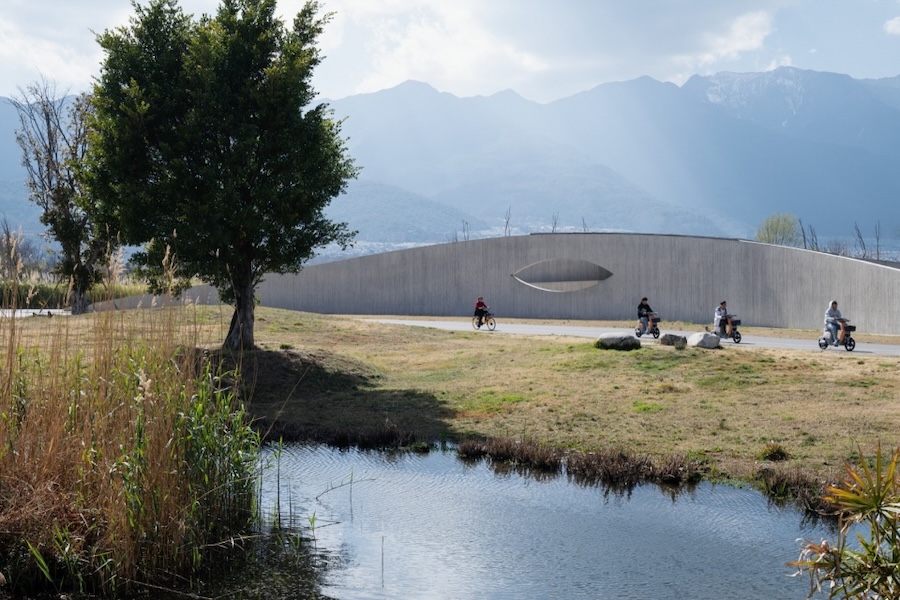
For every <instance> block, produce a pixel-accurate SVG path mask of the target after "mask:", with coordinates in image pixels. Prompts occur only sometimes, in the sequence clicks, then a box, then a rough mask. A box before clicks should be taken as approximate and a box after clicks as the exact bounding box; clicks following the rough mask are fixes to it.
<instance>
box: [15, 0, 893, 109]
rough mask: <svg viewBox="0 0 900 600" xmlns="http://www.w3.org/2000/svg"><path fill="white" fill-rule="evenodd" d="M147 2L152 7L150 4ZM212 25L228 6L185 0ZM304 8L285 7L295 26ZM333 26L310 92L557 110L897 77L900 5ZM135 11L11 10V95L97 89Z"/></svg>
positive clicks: (410, 13) (358, 5)
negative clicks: (743, 86) (621, 92)
mask: <svg viewBox="0 0 900 600" xmlns="http://www.w3.org/2000/svg"><path fill="white" fill-rule="evenodd" d="M146 2H147V0H141V2H140V3H141V4H146ZM180 5H181V7H182V9H183V10H184V11H185V12H186V13H190V14H194V15H196V16H199V15H201V14H203V13H209V14H212V13H214V12H215V10H216V8H217V6H218V0H181V2H180ZM302 5H303V0H279V3H278V12H279V14H280V16H281V17H282V18H283V19H284V20H285V21H286V22H287V23H290V21H291V20H292V18H293V15H295V14H296V13H297V12H298V11H299V10H300V8H301V6H302ZM320 5H321V7H322V10H323V11H327V12H333V13H334V16H333V19H332V21H331V22H330V24H329V25H328V26H327V28H326V30H325V33H324V34H323V36H322V37H321V38H320V40H319V47H320V48H321V49H322V51H323V54H324V55H325V60H324V61H323V63H322V64H321V65H320V66H319V67H318V69H317V71H316V74H315V77H314V79H313V85H314V87H315V89H316V91H317V92H318V93H319V94H320V95H321V96H322V97H324V98H329V99H339V98H344V97H346V96H350V95H354V94H360V93H369V92H374V91H378V90H382V89H387V88H390V87H393V86H395V85H398V84H400V83H402V82H404V81H407V80H416V81H423V82H426V83H428V84H430V85H431V86H432V87H434V88H436V89H437V90H439V91H442V92H449V93H451V94H454V95H456V96H459V97H469V96H479V95H481V96H488V95H491V94H494V93H497V92H500V91H504V90H510V89H511V90H514V91H515V92H517V93H518V94H520V95H521V96H523V97H525V98H528V99H530V100H534V101H536V102H541V103H545V102H551V101H553V100H557V99H559V98H563V97H567V96H571V95H573V94H576V93H578V92H581V91H585V90H589V89H591V88H593V87H595V86H597V85H600V84H602V83H608V82H613V81H627V80H631V79H636V78H638V77H641V76H645V75H646V76H650V77H653V78H654V79H657V80H659V81H670V82H673V83H675V84H677V85H681V84H682V83H684V82H685V81H686V80H687V79H688V78H689V77H690V76H692V75H694V74H699V75H711V74H714V73H718V72H721V71H731V72H759V71H767V70H770V69H773V68H776V67H778V66H782V65H790V66H794V67H798V68H801V69H811V70H815V71H830V72H834V73H843V74H847V75H850V76H851V77H854V78H858V79H863V78H883V77H897V76H900V0H753V1H752V2H748V1H745V0H321V1H320ZM133 14H134V10H133V7H132V5H131V2H130V1H129V0H83V1H80V2H77V1H73V0H3V2H2V7H0V96H4V97H10V96H17V95H19V90H20V89H22V88H25V87H26V86H28V85H29V84H31V83H34V82H36V81H38V80H39V79H40V78H45V79H47V80H48V81H51V82H53V83H54V84H55V85H56V87H57V89H61V90H64V91H68V92H71V93H77V92H80V91H84V90H87V89H88V88H89V87H90V85H91V82H92V81H93V78H94V77H96V76H97V75H98V74H99V71H100V65H101V64H102V61H103V53H102V51H101V50H100V48H99V46H98V45H97V42H96V34H97V33H101V32H103V31H104V30H107V29H112V28H116V27H119V26H122V25H126V24H127V23H128V19H129V17H131V16H132V15H133Z"/></svg>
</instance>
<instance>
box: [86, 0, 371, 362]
mask: <svg viewBox="0 0 900 600" xmlns="http://www.w3.org/2000/svg"><path fill="white" fill-rule="evenodd" d="M275 4H276V2H275V0H222V2H221V4H220V6H219V9H218V12H217V14H216V15H215V16H206V15H204V16H203V17H201V18H200V19H199V20H194V19H193V18H192V17H190V16H187V15H185V14H184V13H183V12H182V10H181V8H180V7H179V6H178V3H177V1H176V0H152V1H151V2H150V4H149V5H148V6H146V7H141V6H138V5H137V4H135V5H134V9H135V11H136V14H135V16H134V17H132V19H131V21H130V23H129V25H128V26H126V27H122V28H119V29H116V30H112V31H106V32H104V33H103V34H101V35H99V36H98V41H99V43H100V45H101V47H102V48H103V50H104V51H105V53H106V58H105V60H104V63H103V66H102V71H101V75H100V77H99V79H98V81H97V83H96V85H95V86H94V90H93V96H92V102H93V107H94V113H93V116H94V118H93V121H92V123H91V125H92V135H93V137H92V139H91V144H90V156H89V165H90V175H91V179H90V181H91V186H92V190H93V191H94V193H95V194H96V195H97V197H98V198H99V199H100V200H101V203H100V204H101V206H100V212H101V214H102V215H103V218H104V219H105V220H106V221H108V222H110V223H111V224H113V225H112V226H113V227H114V228H115V229H116V230H118V231H119V232H120V233H121V236H122V241H123V242H124V243H126V244H130V245H141V244H143V245H144V246H143V249H142V251H140V252H138V253H137V254H136V255H135V257H134V260H135V261H136V262H137V263H138V264H139V265H140V266H141V267H142V268H143V270H144V273H146V274H147V275H149V276H150V278H151V282H152V284H153V286H154V287H155V290H156V291H159V290H160V289H161V288H162V287H163V282H164V281H167V280H171V276H172V275H175V276H178V277H181V278H182V279H183V278H191V277H197V278H199V279H201V280H203V281H206V282H208V283H211V284H212V285H214V286H215V287H216V288H217V289H218V291H219V294H220V297H221V298H222V299H223V300H224V301H227V302H232V303H233V304H234V307H235V312H234V317H233V319H232V324H231V328H230V330H229V332H228V336H227V338H226V342H225V343H226V345H227V346H229V347H232V348H238V347H251V346H252V345H253V308H254V303H255V297H254V296H255V290H256V287H257V285H258V284H259V283H260V282H261V281H262V278H263V276H264V275H265V274H266V273H287V272H296V271H298V270H300V269H301V267H302V265H303V264H304V262H305V261H307V260H308V259H309V258H311V257H312V256H314V251H315V248H317V247H320V246H322V245H325V244H329V243H333V242H336V243H339V244H340V245H342V246H346V245H347V244H348V243H349V242H350V240H351V239H352V235H353V234H352V232H349V231H348V229H347V226H346V224H345V223H334V222H331V221H330V220H328V219H327V218H326V217H325V215H324V212H323V211H324V209H325V208H326V207H327V205H328V204H329V203H330V202H331V200H332V199H333V198H334V197H336V196H338V195H339V194H340V193H341V192H343V190H344V189H345V186H346V183H347V181H348V180H349V179H352V178H353V177H355V176H356V173H357V169H356V167H355V166H354V164H353V161H352V159H350V158H349V157H348V156H347V151H346V148H345V145H344V141H343V139H342V138H341V131H340V122H339V121H337V120H335V119H333V118H332V113H331V111H330V109H329V108H328V106H327V105H326V104H322V103H320V104H317V105H313V101H314V99H315V91H314V90H313V88H312V85H311V82H310V80H311V77H312V74H313V70H314V68H315V67H316V66H317V65H318V64H319V63H320V61H321V56H320V53H319V50H318V48H317V47H316V41H317V39H318V37H319V36H320V34H321V33H322V31H323V28H324V26H325V25H326V24H327V23H328V22H329V20H330V18H331V15H330V14H325V15H324V16H319V15H318V11H319V5H318V3H317V2H315V1H312V0H310V1H308V2H306V4H305V5H304V6H303V8H302V9H301V11H300V12H299V13H298V14H297V15H296V17H295V18H294V21H293V24H292V27H290V28H288V27H286V26H285V25H284V23H283V22H282V21H280V20H279V19H278V18H276V17H275V14H274V13H275ZM164 257H168V260H164Z"/></svg>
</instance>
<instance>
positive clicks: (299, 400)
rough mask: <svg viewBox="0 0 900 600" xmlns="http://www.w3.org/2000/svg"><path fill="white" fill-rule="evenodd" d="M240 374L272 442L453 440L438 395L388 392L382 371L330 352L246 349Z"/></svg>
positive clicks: (377, 444)
mask: <svg viewBox="0 0 900 600" xmlns="http://www.w3.org/2000/svg"><path fill="white" fill-rule="evenodd" d="M220 357H221V358H222V359H223V361H224V362H223V366H224V367H225V368H226V369H230V368H234V366H235V365H234V362H232V360H230V359H229V358H228V357H227V356H226V355H220ZM240 371H241V373H242V377H241V388H240V393H241V396H242V397H243V398H244V399H245V401H246V402H247V410H248V412H249V413H250V415H251V416H252V418H253V422H254V427H255V428H256V429H257V431H259V432H260V434H261V435H262V436H263V439H264V440H279V439H280V440H282V441H285V442H299V441H314V442H321V443H326V444H330V445H333V446H339V447H349V446H357V447H361V448H396V447H409V446H416V445H430V444H431V443H433V442H435V441H441V440H446V439H448V438H450V437H452V431H451V428H450V426H449V425H448V422H449V419H450V418H451V417H452V414H453V413H452V411H451V410H449V409H448V408H447V407H446V406H445V405H444V403H443V402H441V401H440V400H438V399H437V398H436V397H435V396H434V395H432V394H428V393H423V392H421V391H417V390H391V389H381V388H380V387H379V385H380V382H381V375H380V374H379V373H378V372H377V371H376V370H375V369H373V368H372V367H370V366H368V365H366V364H365V363H362V362H359V361H356V360H353V359H350V358H347V357H345V356H341V355H338V354H335V353H332V352H329V351H328V350H325V349H316V350H314V351H300V350H296V349H283V350H254V351H252V352H245V353H244V354H243V356H242V357H241V358H240Z"/></svg>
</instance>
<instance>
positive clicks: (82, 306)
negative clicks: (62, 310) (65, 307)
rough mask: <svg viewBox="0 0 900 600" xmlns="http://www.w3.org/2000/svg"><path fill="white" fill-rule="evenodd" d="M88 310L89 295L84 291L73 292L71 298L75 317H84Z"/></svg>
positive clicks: (71, 306)
mask: <svg viewBox="0 0 900 600" xmlns="http://www.w3.org/2000/svg"><path fill="white" fill-rule="evenodd" d="M87 309H88V299H87V295H86V294H85V293H84V292H83V291H79V290H72V294H71V297H70V310H71V311H72V314H73V315H83V314H84V313H86V312H87Z"/></svg>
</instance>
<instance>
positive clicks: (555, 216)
mask: <svg viewBox="0 0 900 600" xmlns="http://www.w3.org/2000/svg"><path fill="white" fill-rule="evenodd" d="M557 227H559V213H558V212H555V213H553V217H552V218H551V219H550V233H556V228H557Z"/></svg>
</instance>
